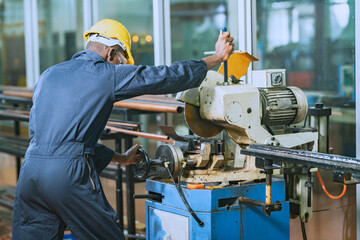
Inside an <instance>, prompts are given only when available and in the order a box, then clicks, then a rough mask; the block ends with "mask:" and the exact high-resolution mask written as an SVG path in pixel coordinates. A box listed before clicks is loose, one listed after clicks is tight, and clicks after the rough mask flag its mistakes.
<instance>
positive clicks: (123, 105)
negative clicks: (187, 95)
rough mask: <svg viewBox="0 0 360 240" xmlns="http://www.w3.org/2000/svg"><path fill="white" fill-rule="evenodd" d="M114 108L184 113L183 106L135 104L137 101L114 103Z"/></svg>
mask: <svg viewBox="0 0 360 240" xmlns="http://www.w3.org/2000/svg"><path fill="white" fill-rule="evenodd" d="M114 107H118V108H131V109H136V110H142V111H150V112H169V113H182V112H183V111H184V107H181V106H175V105H165V104H156V103H146V102H135V101H120V102H116V103H114Z"/></svg>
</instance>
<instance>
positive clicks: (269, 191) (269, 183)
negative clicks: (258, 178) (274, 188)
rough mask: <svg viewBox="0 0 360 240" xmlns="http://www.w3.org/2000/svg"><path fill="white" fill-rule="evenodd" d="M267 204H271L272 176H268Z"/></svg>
mask: <svg viewBox="0 0 360 240" xmlns="http://www.w3.org/2000/svg"><path fill="white" fill-rule="evenodd" d="M265 203H266V204H271V174H266V195H265Z"/></svg>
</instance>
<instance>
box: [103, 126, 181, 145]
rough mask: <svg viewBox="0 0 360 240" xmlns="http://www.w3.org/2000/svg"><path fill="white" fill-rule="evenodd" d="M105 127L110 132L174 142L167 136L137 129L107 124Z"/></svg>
mask: <svg viewBox="0 0 360 240" xmlns="http://www.w3.org/2000/svg"><path fill="white" fill-rule="evenodd" d="M106 128H108V129H110V130H111V131H112V132H118V133H124V134H129V135H134V136H138V137H144V138H148V139H153V140H156V141H161V142H167V143H171V144H174V142H175V141H174V140H172V139H169V137H168V136H165V135H159V134H153V133H144V132H137V131H132V130H126V129H122V128H117V127H112V126H109V125H106Z"/></svg>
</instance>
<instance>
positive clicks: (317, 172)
mask: <svg viewBox="0 0 360 240" xmlns="http://www.w3.org/2000/svg"><path fill="white" fill-rule="evenodd" d="M316 175H317V176H318V179H319V181H320V184H321V187H322V189H323V190H324V193H325V194H326V195H327V196H328V197H329V198H331V199H340V198H342V197H343V196H344V195H345V193H346V184H344V188H343V191H342V193H341V194H340V195H339V196H333V195H331V194H330V193H329V192H328V191H327V190H326V187H325V185H324V182H323V180H322V178H321V176H320V173H319V171H316Z"/></svg>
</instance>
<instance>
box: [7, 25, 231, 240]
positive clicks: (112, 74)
mask: <svg viewBox="0 0 360 240" xmlns="http://www.w3.org/2000/svg"><path fill="white" fill-rule="evenodd" d="M84 37H85V40H86V41H87V45H86V50H85V51H82V52H79V53H76V54H75V55H74V56H73V57H72V59H71V60H69V61H66V62H63V63H59V64H57V65H55V66H52V67H50V68H49V69H47V70H46V71H45V72H44V73H42V75H41V76H40V78H39V80H38V82H37V84H36V86H35V88H34V93H33V106H32V108H31V112H30V122H29V130H30V137H31V141H30V145H29V148H28V149H27V152H26V156H25V160H24V163H23V165H22V167H21V172H20V178H19V181H18V184H17V186H16V193H15V201H14V213H13V229H12V230H13V239H15V240H17V239H21V240H24V239H62V238H63V234H64V230H65V228H66V226H67V227H69V229H70V230H71V232H72V233H73V235H74V236H75V238H76V239H86V240H88V239H104V240H108V239H124V235H123V233H122V226H120V225H119V223H118V221H117V216H116V213H115V211H114V210H113V208H112V207H111V206H110V204H109V203H108V201H107V200H106V198H105V195H104V192H103V190H102V187H101V184H100V181H99V173H100V172H101V171H102V170H103V169H104V168H105V167H106V166H107V165H108V164H109V162H110V161H115V162H119V163H120V164H122V165H130V164H136V163H137V162H138V161H139V160H140V155H139V154H137V150H138V149H139V146H138V145H134V146H133V147H132V148H130V149H129V150H128V151H127V152H126V153H124V154H120V153H116V152H114V151H113V150H111V149H109V148H107V147H105V146H103V145H101V144H98V143H97V141H98V139H99V137H100V135H101V132H102V131H103V129H104V127H105V124H106V122H107V120H108V118H109V116H110V113H111V110H112V107H113V103H114V102H116V101H120V100H123V99H127V98H131V97H135V96H138V95H142V94H168V93H175V92H179V91H183V90H186V89H189V88H194V87H198V86H199V85H200V83H201V82H202V80H203V79H204V78H205V76H206V72H207V71H208V69H211V68H213V67H215V66H217V65H218V64H220V63H221V62H223V61H225V60H227V59H228V58H229V56H230V54H231V53H232V52H233V50H234V46H233V45H234V44H233V38H232V37H230V33H229V32H224V33H222V32H220V35H219V38H218V40H217V42H216V44H215V54H214V55H212V56H208V57H205V58H203V59H201V60H190V61H180V62H175V63H173V64H171V65H170V66H157V67H153V66H135V65H133V64H134V60H133V58H132V56H131V52H130V50H131V42H130V35H129V33H128V31H127V30H126V28H125V27H124V26H123V25H121V24H120V23H119V22H117V21H114V20H110V19H104V20H101V21H100V22H98V23H96V24H95V25H94V26H93V27H92V28H91V29H90V30H89V31H88V32H86V33H85V34H84Z"/></svg>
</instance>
